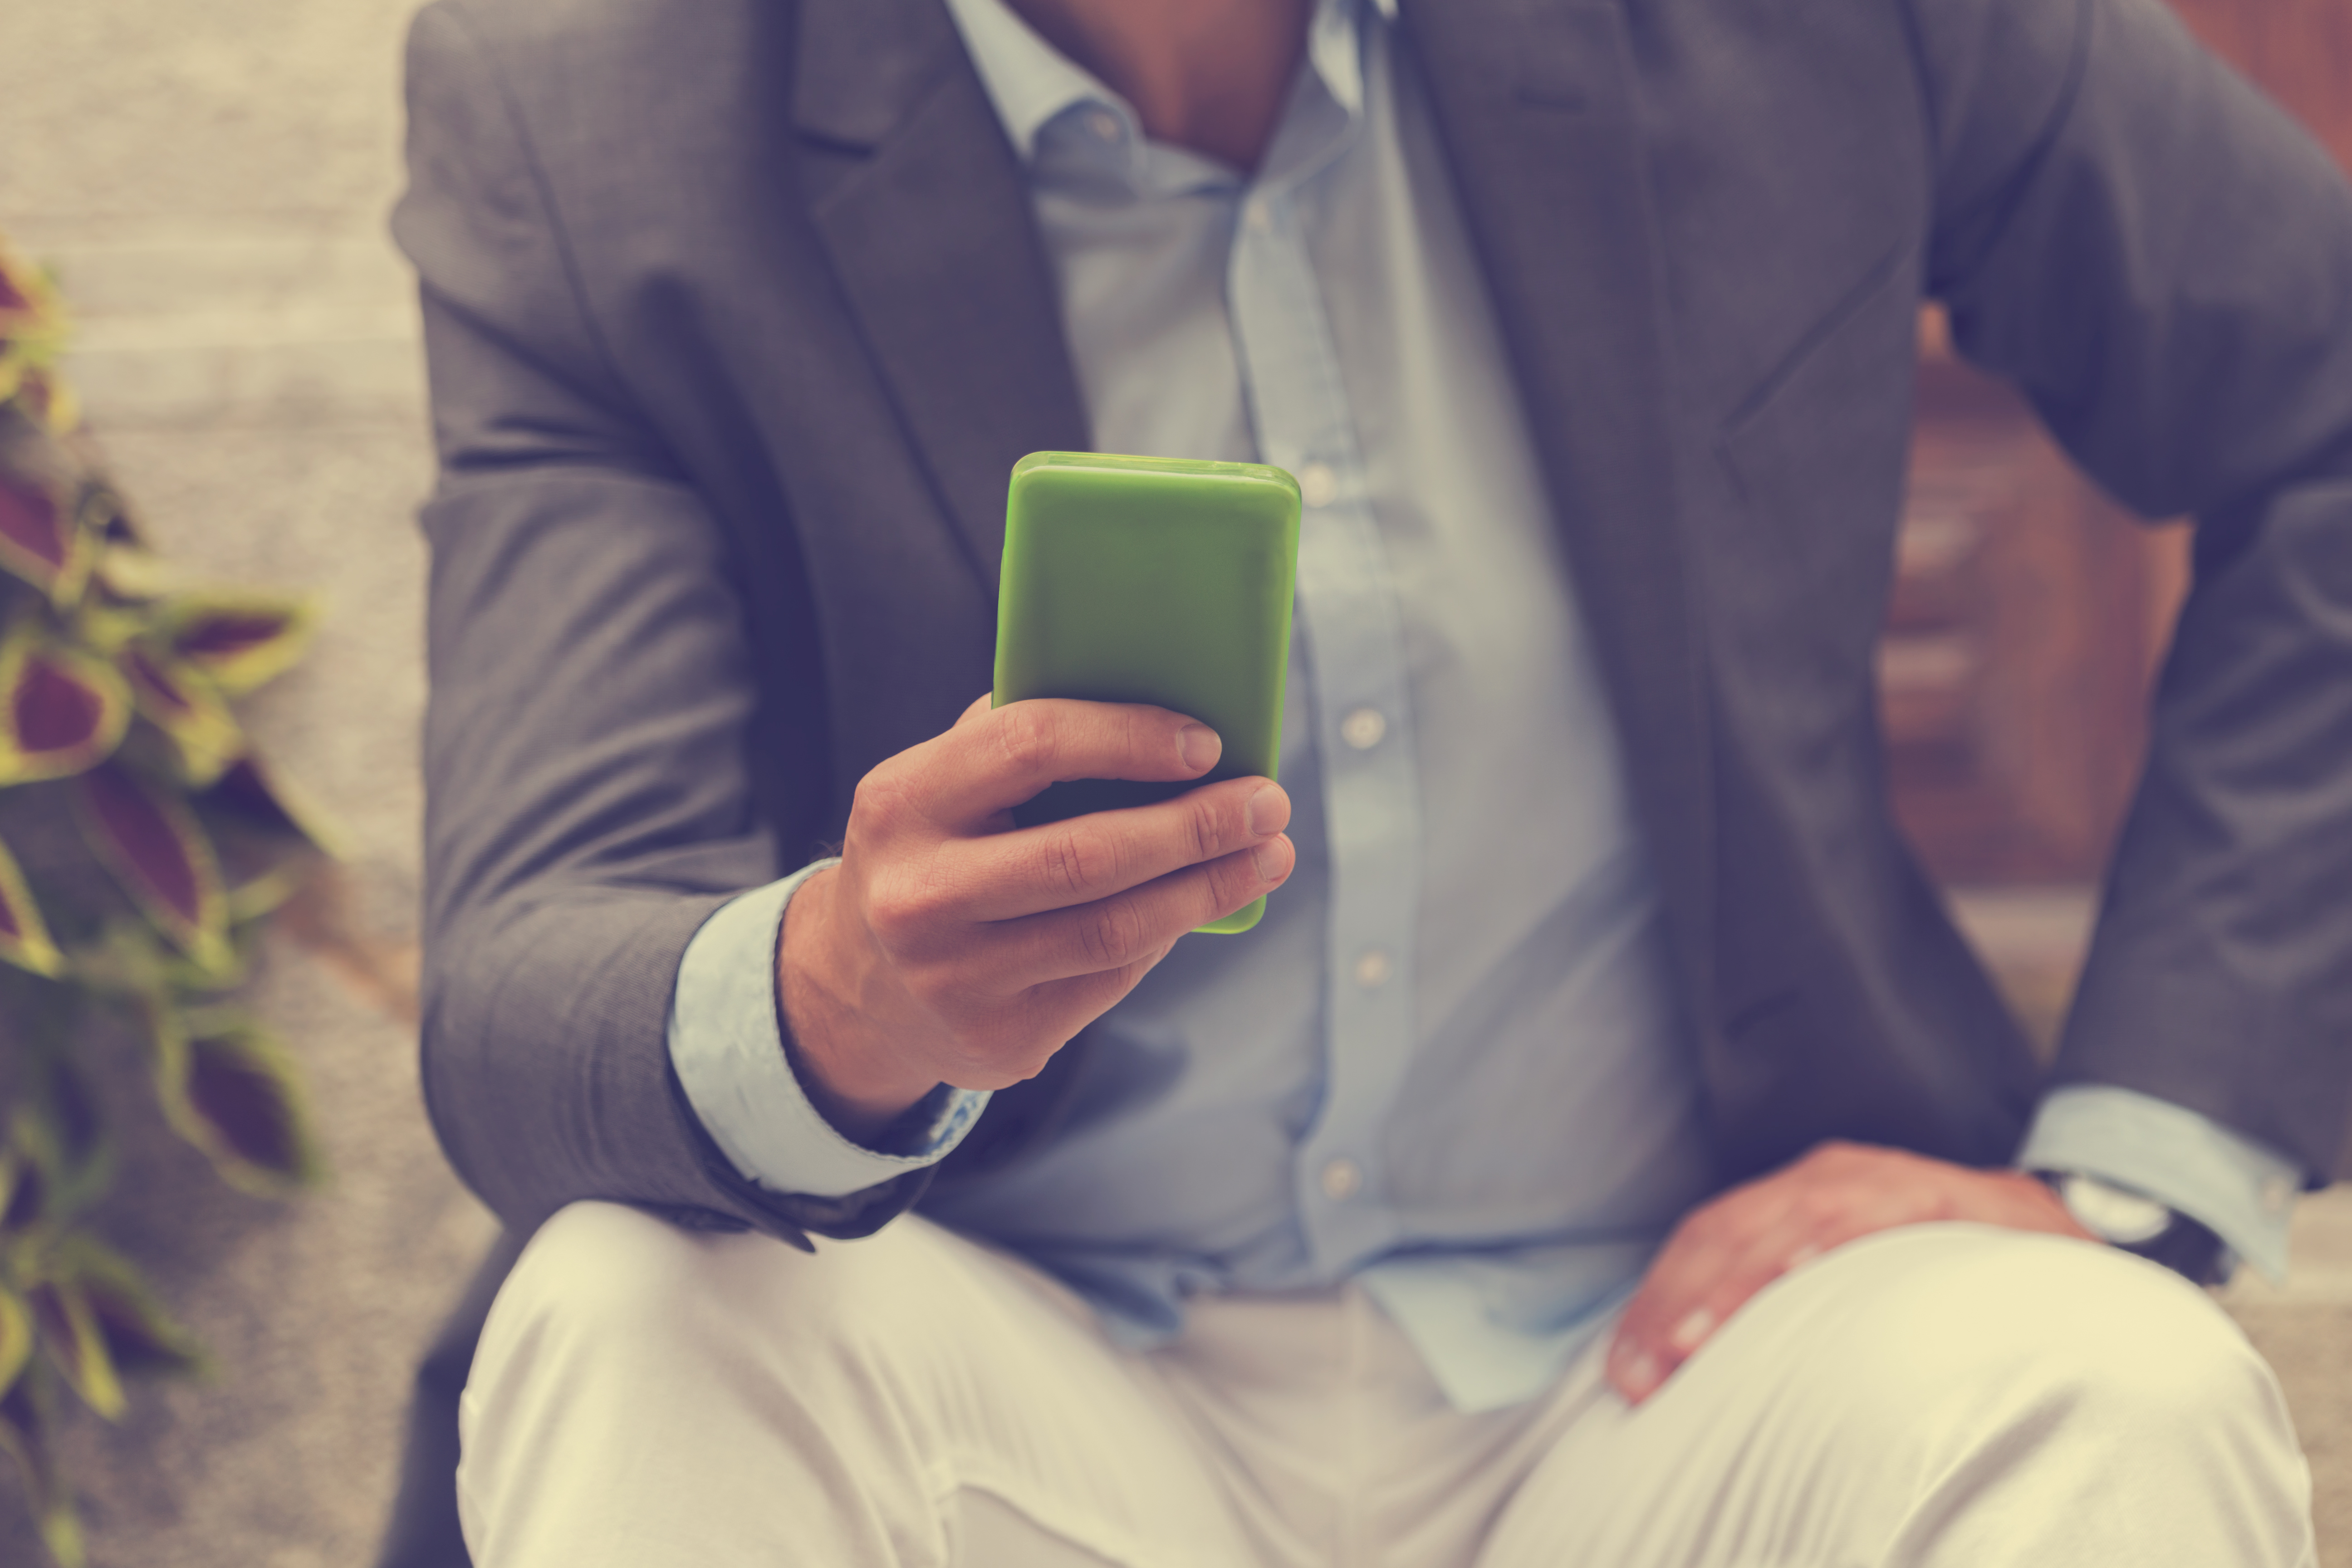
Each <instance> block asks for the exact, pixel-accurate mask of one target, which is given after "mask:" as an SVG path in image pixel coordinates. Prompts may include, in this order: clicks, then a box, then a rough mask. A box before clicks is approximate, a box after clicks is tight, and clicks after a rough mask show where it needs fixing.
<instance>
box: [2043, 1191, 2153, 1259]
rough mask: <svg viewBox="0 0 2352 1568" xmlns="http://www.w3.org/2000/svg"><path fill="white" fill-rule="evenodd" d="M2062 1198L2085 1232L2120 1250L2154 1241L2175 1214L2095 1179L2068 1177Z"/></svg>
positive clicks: (2061, 1193)
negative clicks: (2110, 1243)
mask: <svg viewBox="0 0 2352 1568" xmlns="http://www.w3.org/2000/svg"><path fill="white" fill-rule="evenodd" d="M2058 1195H2059V1197H2061V1198H2062V1199H2063V1200H2064V1201H2065V1204H2066V1207H2067V1209H2068V1210H2069V1211H2070V1212H2071V1213H2072V1214H2073V1215H2074V1217H2075V1218H2076V1219H2077V1220H2080V1221H2081V1222H2082V1225H2083V1228H2084V1230H2087V1231H2089V1232H2090V1233H2091V1234H2092V1235H2093V1236H2095V1237H2098V1238H2099V1239H2100V1240H2102V1241H2107V1242H2112V1243H2114V1244H2115V1245H2116V1246H2117V1247H2133V1246H2137V1244H2139V1243H2141V1242H2146V1241H2154V1240H2155V1239H2156V1238H2157V1237H2159V1236H2162V1235H2163V1234H2164V1232H2165V1230H2166V1228H2167V1227H2168V1226H2170V1225H2171V1224H2172V1219H2173V1215H2172V1211H2171V1210H2170V1209H2168V1208H2167V1207H2165V1206H2164V1205H2162V1204H2160V1203H2158V1202H2157V1201H2156V1200H2155V1199H2154V1198H2149V1197H2142V1196H2141V1195H2140V1194H2137V1193H2134V1192H2126V1191H2125V1190H2124V1189H2123V1188H2121V1187H2118V1186H2115V1185H2112V1184H2109V1183H2106V1182H2103V1181H2100V1180H2099V1179H2098V1178H2097V1177H2095V1176H2084V1175H2074V1174H2069V1175H2067V1176H2066V1177H2064V1178H2063V1179H2062V1180H2061V1181H2060V1182H2059V1184H2058Z"/></svg>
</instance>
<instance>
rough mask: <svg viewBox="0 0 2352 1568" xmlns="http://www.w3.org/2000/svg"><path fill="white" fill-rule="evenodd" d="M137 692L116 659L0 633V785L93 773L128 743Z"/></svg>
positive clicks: (24, 632)
mask: <svg viewBox="0 0 2352 1568" xmlns="http://www.w3.org/2000/svg"><path fill="white" fill-rule="evenodd" d="M130 722H131V692H130V689H128V688H127V687H125V686H124V685H123V682H122V678H121V676H120V675H117V674H116V673H115V671H114V668H113V667H112V666H111V665H109V664H107V663H105V662H104V661H102V660H100V659H97V658H91V657H90V656H89V654H87V653H84V652H82V651H81V650H80V649H79V648H76V647H69V646H68V645H67V644H64V643H61V642H57V641H54V640H52V639H51V638H49V637H47V636H45V635H43V633H42V630H41V628H40V627H39V626H37V625H35V624H34V622H33V620H32V618H31V617H27V618H26V619H25V620H23V621H20V622H19V623H18V624H17V625H16V626H15V627H13V628H11V630H10V631H9V633H8V635H7V637H5V639H0V786H5V785H8V784H31V783H34V782H35V781H37V780H40V779H54V778H67V777H70V776H72V775H74V774H76V773H84V772H87V771H88V770H89V769H90V768H92V767H94V766H96V765H97V764H98V763H100V762H101V761H103V760H104V759H105V758H106V757H107V756H108V755H110V753H111V752H113V751H114V748H115V747H116V746H118V745H120V744H121V742H122V733H123V731H124V730H125V729H126V728H127V727H128V726H129V724H130Z"/></svg>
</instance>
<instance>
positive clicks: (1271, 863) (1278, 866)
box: [1250, 844, 1286, 882]
mask: <svg viewBox="0 0 2352 1568" xmlns="http://www.w3.org/2000/svg"><path fill="white" fill-rule="evenodd" d="M1250 865H1251V866H1252V867H1253V868H1255V870H1256V872H1257V878H1258V880H1259V881H1261V882H1271V881H1273V880H1275V879H1276V878H1278V877H1280V876H1281V875H1282V874H1283V872H1284V870H1285V869H1286V868H1285V867H1284V866H1283V864H1282V851H1281V850H1279V849H1277V848H1276V847H1274V846H1273V845H1271V844H1261V845H1259V846H1258V847H1256V848H1255V849H1253V850H1251V851H1250Z"/></svg>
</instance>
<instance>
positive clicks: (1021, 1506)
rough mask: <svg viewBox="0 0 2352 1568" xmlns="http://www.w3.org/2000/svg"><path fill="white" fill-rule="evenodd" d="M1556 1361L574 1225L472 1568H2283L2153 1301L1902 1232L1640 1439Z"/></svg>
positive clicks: (2221, 1339) (1807, 1296)
mask: <svg viewBox="0 0 2352 1568" xmlns="http://www.w3.org/2000/svg"><path fill="white" fill-rule="evenodd" d="M1600 1359H1601V1358H1600V1352H1599V1349H1598V1348H1597V1347H1596V1349H1595V1350H1594V1351H1593V1352H1591V1353H1588V1354H1587V1355H1585V1356H1584V1357H1583V1358H1582V1359H1581V1360H1580V1362H1578V1363H1577V1364H1575V1365H1574V1366H1573V1367H1572V1368H1571V1369H1570V1371H1569V1373H1567V1375H1566V1376H1564V1377H1563V1378H1562V1379H1561V1380H1560V1382H1559V1385H1558V1386H1557V1387H1556V1388H1554V1389H1553V1390H1552V1391H1551V1392H1550V1393H1549V1394H1546V1395H1544V1396H1541V1397H1539V1398H1538V1399H1535V1400H1532V1401H1530V1402H1528V1404H1526V1405H1519V1406H1516V1407H1513V1408H1511V1409H1508V1410H1503V1411H1496V1412H1490V1413H1486V1414H1483V1415H1461V1414H1458V1413H1456V1412H1454V1411H1453V1410H1451V1409H1449V1408H1448V1407H1447V1406H1446V1405H1445V1403H1444V1399H1443V1398H1442V1396H1441V1395H1440V1394H1439V1393H1438V1391H1437V1389H1436V1388H1435V1386H1434V1385H1433V1384H1432V1383H1431V1381H1430V1379H1429V1377H1428V1375H1427V1373H1425V1372H1424V1371H1423V1368H1422V1366H1421V1363H1420V1361H1419V1359H1418V1357H1417V1356H1416V1355H1415V1353H1414V1352H1413V1351H1412V1347H1411V1345H1410V1344H1409V1343H1408V1342H1406V1341H1405V1340H1404V1338H1403V1336H1402V1334H1401V1333H1399V1332H1398V1331H1397V1330H1396V1329H1395V1328H1394V1327H1392V1326H1391V1324H1390V1323H1389V1322H1388V1321H1387V1320H1386V1319H1385V1318H1384V1317H1383V1316H1382V1315H1381V1312H1380V1311H1379V1310H1378V1309H1377V1308H1376V1307H1375V1306H1374V1305H1373V1304H1372V1303H1371V1301H1370V1299H1369V1298H1368V1297H1366V1296H1365V1295H1364V1294H1363V1293H1362V1292H1361V1291H1359V1290H1353V1289H1349V1290H1341V1291H1337V1292H1329V1293H1323V1294H1318V1295H1313V1296H1303V1297H1285V1298H1265V1297H1260V1298H1244V1299H1224V1300H1203V1301H1200V1302H1197V1303H1196V1304H1195V1306H1194V1309H1193V1311H1192V1321H1191V1324H1190V1326H1189V1327H1188V1329H1187V1331H1186V1333H1185V1335H1184V1336H1183V1338H1182V1339H1181V1340H1180V1341H1179V1342H1176V1343H1175V1344H1173V1345H1172V1346H1170V1347H1168V1348H1167V1349H1164V1350H1160V1351H1157V1352H1150V1353H1147V1354H1138V1353H1133V1352H1124V1351H1121V1350H1119V1349H1118V1348H1116V1347H1114V1346H1113V1345H1111V1344H1110V1343H1109V1342H1108V1341H1106V1340H1105V1338H1104V1337H1103V1335H1102V1334H1101V1333H1100V1332H1099V1331H1097V1328H1096V1327H1095V1324H1094V1321H1093V1320H1092V1318H1091V1316H1090V1315H1089V1314H1088V1313H1087V1310H1086V1309H1085V1308H1084V1307H1083V1306H1082V1305H1081V1304H1079V1303H1078V1302H1077V1301H1076V1300H1074V1299H1073V1298H1072V1297H1070V1296H1069V1295H1068V1294H1067V1293H1066V1291H1064V1290H1063V1289H1061V1288H1060V1287H1059V1286H1058V1285H1057V1284H1055V1283H1054V1282H1053V1281H1051V1280H1049V1279H1045V1278H1044V1277H1042V1276H1041V1275H1039V1274H1038V1273H1037V1272H1036V1271H1034V1270H1033V1269H1031V1268H1027V1267H1025V1266H1024V1265H1023V1264H1021V1263H1019V1262H1017V1261H1014V1260H1013V1259H1011V1258H1006V1257H1004V1256H1002V1255H1000V1254H998V1253H995V1252H992V1251H990V1250H987V1249H985V1248H983V1247H978V1246H975V1245H973V1244H972V1243H971V1242H969V1241H966V1240H963V1239H961V1238H960V1237H955V1236H953V1235H951V1234H950V1233H948V1232H946V1231H944V1230H942V1229H940V1228H939V1227H938V1226H932V1225H930V1224H929V1223H928V1222H925V1221H923V1220H920V1219H911V1218H910V1219H901V1220H899V1221H898V1222H897V1223H895V1224H894V1225H892V1226H889V1227H888V1228H887V1229H886V1230H885V1231H883V1232H882V1233H881V1234H880V1235H878V1236H877V1237H872V1238H869V1239H867V1240H864V1241H857V1242H851V1243H844V1244H838V1245H824V1246H823V1250H822V1251H821V1252H820V1253H819V1254H818V1255H816V1256H810V1255H807V1254H804V1253H801V1252H798V1251H795V1250H793V1249H792V1248H790V1247H784V1246H782V1244H780V1243H777V1242H774V1241H772V1240H769V1239H766V1238H763V1237H756V1236H711V1235H704V1234H691V1233H688V1232H685V1231H680V1230H677V1229H674V1228H672V1227H671V1226H667V1225H666V1224H664V1223H663V1222H661V1221H659V1220H656V1219H653V1218H650V1217H648V1216H646V1215H642V1214H639V1213H636V1212H635V1211H634V1210H630V1209H626V1208H620V1207H615V1206H613V1205H604V1204H582V1205H574V1206H572V1207H571V1208H568V1209H566V1210H564V1211H563V1212H562V1214H560V1215H557V1216H556V1217H555V1218H554V1219H553V1220H552V1221H551V1222H550V1223H549V1224H548V1225H547V1226H546V1227H545V1228H544V1229H542V1230H541V1233H540V1234H539V1236H538V1237H536V1238H535V1239H534V1240H533V1241H532V1242H531V1244H530V1248H529V1249H528V1250H527V1251H526V1252H525V1253H524V1254H523V1257H522V1260H521V1262H520V1265H519V1266H518V1267H517V1268H516V1269H515V1272H514V1275H513V1277H512V1279H509V1282H508V1284H507V1286H506V1288H505V1289H504V1290H503V1291H501V1292H500V1294H499V1299H498V1302H497V1305H496V1307H495V1308H494V1309H493V1310H492V1311H491V1313H490V1319H489V1323H488V1328H487V1330H486V1331H485V1332H484V1335H483V1338H482V1342H481V1349H480V1351H479V1352H478V1355H477V1357H476V1360H475V1363H474V1374H473V1380H472V1382H471V1383H470V1384H468V1386H467V1390H466V1395H465V1404H464V1409H463V1433H464V1455H465V1457H464V1459H463V1462H462V1463H461V1465H460V1466H459V1468H458V1493H459V1504H460V1508H461V1511H462V1513H463V1516H464V1520H465V1527H466V1537H467V1542H468V1543H469V1544H470V1545H471V1547H472V1549H473V1552H474V1560H475V1562H476V1563H478V1565H479V1568H556V1565H561V1568H604V1565H606V1564H611V1565H615V1568H618V1565H621V1564H628V1565H631V1568H638V1565H643V1564H667V1563H681V1564H696V1565H704V1564H710V1565H730V1564H747V1565H748V1564H773V1565H778V1568H800V1565H803V1564H805V1565H809V1568H1072V1565H1084V1568H1105V1565H1118V1568H1310V1565H1312V1568H1356V1565H1366V1568H1370V1565H1374V1564H1377V1565H1379V1568H1473V1565H1475V1568H1587V1565H1591V1568H1651V1565H1657V1568H1668V1565H1672V1568H1713V1565H1718V1564H1719V1565H1723V1568H1734V1565H1737V1568H1783V1565H1785V1568H1832V1565H1834V1568H1846V1565H1849V1564H1853V1565H1861V1564H1885V1565H1889V1568H1893V1565H1902V1568H1914V1565H1917V1568H1929V1565H1933V1568H2001V1565H2004V1564H2034V1565H2037V1568H2084V1565H2092V1564H2106V1563H2114V1564H2118V1565H2124V1564H2128V1565H2129V1568H2223V1565H2228V1568H2241V1565H2243V1568H2273V1565H2274V1568H2290V1565H2306V1568H2307V1565H2309V1564H2311V1563H2315V1561H2316V1559H2315V1555H2314V1551H2313V1546H2312V1540H2311V1524H2310V1478H2309V1474H2308V1471H2307V1469H2306V1468H2305V1463H2304V1460H2303V1457H2302V1454H2301V1452H2300V1450H2299V1449H2298V1447H2297V1446H2296V1443H2295V1439H2294V1431H2293V1429H2292V1426H2291V1425H2290V1423H2289V1420H2288V1417H2287V1414H2286V1409H2285V1405H2284V1402H2283V1400H2282V1399H2281V1397H2280V1394H2279V1390H2278V1385H2277V1383H2276V1381H2275V1380H2274V1379H2273V1377H2272V1375H2271V1373H2270V1371H2269V1369H2268V1368H2267V1367H2266V1366H2264V1365H2263V1362H2262V1360H2261V1358H2260V1357H2259V1356H2257V1355H2256V1354H2255V1353H2254V1352H2253V1351H2252V1349H2251V1348H2250V1347H2249V1346H2248V1345H2247V1343H2246V1342H2245V1340H2244V1338H2243V1336H2242V1335H2241V1334H2240V1333H2239V1332H2238V1331H2237V1329H2236V1327H2235V1326H2234V1325H2233V1324H2231V1321H2229V1319H2228V1318H2227V1317H2226V1316H2224V1315H2223V1314H2222V1313H2221V1310H2219V1309H2218V1308H2216V1307H2215V1306H2214V1304H2213V1303H2212V1302H2211V1301H2210V1300H2209V1299H2207V1298H2206V1297H2205V1296H2204V1294H2203V1293H2201V1292H2200V1291H2198V1290H2196V1289H2191V1288H2190V1287H2189V1286H2188V1285H2187V1284H2185V1283H2183V1282H2182V1281H2181V1280H2179V1279H2176V1278H2174V1277H2173V1276H2172V1275H2170V1274H2168V1273H2166V1272H2164V1271H2163V1270H2162V1269H2159V1268H2155V1267H2154V1266H2152V1265H2149V1264H2145V1263H2142V1262H2140V1261H2139V1260H2137V1259H2136V1258H2128V1257H2126V1256H2123V1255H2121V1254H2118V1253H2114V1252H2110V1251H2108V1250H2105V1249H2103V1248H2100V1247H2093V1246H2090V1245H2087V1244H2084V1243H2078V1242H2070V1241H2063V1240H2059V1239H2057V1238H2054V1237H2042V1236H2028V1235H2021V1234H2018V1233H2014V1232H2009V1231H2000V1230H1994V1229H1990V1228H1986V1227H1982V1226H1964V1225H1934V1226H1911V1227H1907V1228H1905V1229H1901V1230H1896V1231H1891V1232H1887V1233H1885V1234H1884V1235H1881V1236H1878V1237H1871V1238H1869V1239H1867V1240H1864V1241H1862V1242H1857V1243H1855V1244H1853V1245H1852V1246H1849V1247H1842V1248H1839V1249H1838V1250H1836V1251H1834V1252H1832V1253H1830V1254H1828V1255H1826V1256H1824V1257H1822V1258H1819V1259H1817V1260H1816V1261H1814V1262H1812V1263H1811V1264H1809V1265H1808V1266H1806V1267H1805V1268H1802V1269H1801V1270H1799V1271H1798V1272H1796V1273H1794V1274H1792V1275H1790V1276H1789V1277H1788V1278H1787V1279H1782V1280H1781V1281H1780V1282H1779V1283H1777V1284H1775V1285H1773V1286H1771V1287H1770V1288H1769V1289H1766V1290H1765V1291H1764V1292H1763V1293H1762V1294H1760V1295H1759V1296H1758V1297H1757V1298H1756V1299H1755V1300H1753V1301H1752V1302H1750V1303H1749V1304H1748V1307H1747V1308H1746V1309H1745V1310H1742V1311H1740V1312H1739V1313H1738V1314H1737V1315H1736V1316H1735V1317H1734V1318H1733V1320H1732V1321H1731V1322H1729V1323H1728V1324H1727V1325H1726V1326H1725V1327H1724V1328H1723V1329H1722V1330H1721V1331H1719V1332H1718V1334H1717V1337H1716V1339H1715V1340H1714V1341H1713V1342H1710V1343H1709V1344H1708V1345H1707V1346H1706V1348H1704V1349H1703V1350H1702V1351H1701V1352H1699V1353H1698V1355H1697V1356H1696V1358H1694V1359H1693V1360H1692V1361H1691V1362H1690V1363H1688V1364H1686V1365H1685V1367H1684V1368H1683V1369H1682V1371H1680V1372H1679V1373H1676V1374H1675V1377H1674V1379H1673V1380H1672V1381H1671V1382H1670V1383H1669V1384H1667V1385H1666V1387H1665V1388H1664V1390H1663V1391H1662V1392H1661V1393H1660V1394H1657V1395H1656V1396H1655V1397H1654V1398H1653V1399H1651V1400H1650V1401H1649V1402H1648V1403H1647V1404H1646V1405H1643V1406H1642V1407H1641V1408H1640V1409H1638V1410H1635V1409H1628V1408H1627V1407H1626V1405H1624V1404H1623V1402H1622V1401H1621V1400H1620V1399H1619V1398H1618V1397H1617V1396H1616V1394H1614V1393H1612V1392H1611V1391H1610V1390H1609V1388H1608V1387H1607V1385H1606V1384H1605V1383H1604V1382H1603V1381H1602V1379H1601V1368H1600Z"/></svg>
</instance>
